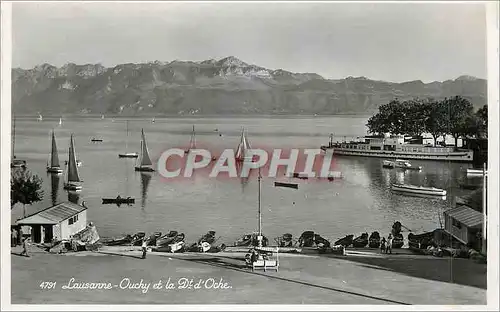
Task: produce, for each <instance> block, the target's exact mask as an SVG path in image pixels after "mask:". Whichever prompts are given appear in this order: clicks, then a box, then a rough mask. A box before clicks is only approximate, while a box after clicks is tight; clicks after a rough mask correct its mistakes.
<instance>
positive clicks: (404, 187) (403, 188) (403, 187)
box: [391, 184, 446, 196]
mask: <svg viewBox="0 0 500 312" xmlns="http://www.w3.org/2000/svg"><path fill="white" fill-rule="evenodd" d="M391 188H392V190H394V191H399V192H406V193H414V194H423V195H435V196H445V195H446V190H443V189H438V188H435V187H425V186H416V185H410V184H392V186H391Z"/></svg>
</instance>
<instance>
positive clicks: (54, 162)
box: [50, 130, 59, 168]
mask: <svg viewBox="0 0 500 312" xmlns="http://www.w3.org/2000/svg"><path fill="white" fill-rule="evenodd" d="M50 166H51V167H52V168H56V167H59V154H58V152H57V144H56V135H55V134H54V130H52V150H51V152H50Z"/></svg>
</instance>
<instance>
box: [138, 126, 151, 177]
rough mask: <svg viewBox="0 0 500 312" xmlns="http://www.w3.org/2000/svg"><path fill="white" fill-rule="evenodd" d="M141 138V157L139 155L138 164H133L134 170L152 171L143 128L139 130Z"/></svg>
mask: <svg viewBox="0 0 500 312" xmlns="http://www.w3.org/2000/svg"><path fill="white" fill-rule="evenodd" d="M141 134H142V139H141V157H139V161H138V163H139V166H137V165H136V166H135V171H146V172H152V171H155V170H154V169H153V167H152V166H153V163H152V162H151V158H150V157H149V151H148V145H147V143H146V136H145V135H144V129H142V130H141Z"/></svg>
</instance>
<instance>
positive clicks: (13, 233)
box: [11, 229, 17, 247]
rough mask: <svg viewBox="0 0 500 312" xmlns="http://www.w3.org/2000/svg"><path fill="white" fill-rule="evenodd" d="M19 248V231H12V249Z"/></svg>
mask: <svg viewBox="0 0 500 312" xmlns="http://www.w3.org/2000/svg"><path fill="white" fill-rule="evenodd" d="M16 246H17V231H16V230H15V229H12V239H11V247H16Z"/></svg>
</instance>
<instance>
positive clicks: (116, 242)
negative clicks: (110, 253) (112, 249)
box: [99, 234, 132, 246]
mask: <svg viewBox="0 0 500 312" xmlns="http://www.w3.org/2000/svg"><path fill="white" fill-rule="evenodd" d="M99 242H100V243H102V244H103V245H105V246H123V245H130V243H131V242H132V236H131V235H130V234H127V235H124V236H122V237H118V238H110V239H105V238H103V239H101V240H100V241H99Z"/></svg>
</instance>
